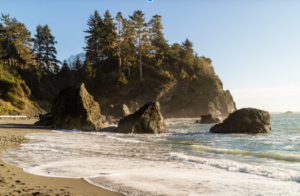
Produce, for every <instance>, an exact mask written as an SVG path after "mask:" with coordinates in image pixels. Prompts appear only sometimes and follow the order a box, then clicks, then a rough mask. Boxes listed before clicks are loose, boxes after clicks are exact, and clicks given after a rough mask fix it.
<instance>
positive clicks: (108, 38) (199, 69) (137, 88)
mask: <svg viewBox="0 0 300 196" xmlns="http://www.w3.org/2000/svg"><path fill="white" fill-rule="evenodd" d="M50 28H51V27H50V26H48V25H47V24H45V25H37V27H36V32H35V34H34V35H33V36H32V34H31V32H30V31H29V30H28V29H27V28H26V26H25V24H23V23H21V22H19V21H18V20H17V19H16V18H11V17H10V15H4V14H2V17H1V23H0V69H1V73H0V82H1V95H0V99H1V100H0V101H1V102H0V107H2V108H4V107H5V108H6V109H5V111H6V110H7V109H8V108H9V107H8V105H9V106H12V108H17V109H19V110H22V109H23V106H24V104H23V102H24V100H23V98H24V97H25V98H27V99H28V100H29V103H32V104H38V105H39V106H40V107H42V108H43V109H44V110H49V109H50V107H51V104H50V103H51V101H52V100H53V99H54V98H55V97H56V96H57V95H58V93H59V92H60V91H61V90H62V89H64V88H66V87H68V86H70V85H77V84H78V83H85V85H86V88H87V90H88V91H89V92H90V93H91V94H92V95H93V96H94V97H95V100H96V101H97V102H99V103H100V105H104V106H105V105H109V104H115V103H122V102H126V101H129V100H134V101H136V102H138V103H140V104H144V103H146V102H148V101H152V100H158V101H160V100H159V99H160V98H161V99H163V97H165V96H164V95H165V94H167V93H168V92H171V91H177V90H176V88H175V87H176V85H177V86H180V85H183V86H188V88H187V90H186V91H187V93H185V94H182V93H180V92H178V93H175V94H176V95H175V96H173V97H172V98H167V99H171V101H170V103H177V102H182V100H183V101H186V102H187V100H193V101H194V102H195V101H199V100H200V99H201V98H199V94H200V95H205V94H206V95H209V94H211V93H213V92H219V93H220V94H224V91H223V84H222V82H221V80H220V79H219V77H218V76H217V75H216V73H215V71H214V67H213V66H212V60H211V59H210V58H207V57H204V56H199V55H198V54H197V53H196V52H195V51H194V49H193V43H192V42H191V41H190V40H189V39H188V38H186V39H185V40H184V41H183V42H182V43H173V44H169V43H168V41H167V40H166V39H165V37H164V34H163V25H162V17H161V16H159V15H154V16H153V17H152V18H151V19H150V20H149V21H146V19H145V17H144V13H143V12H142V11H140V10H138V11H135V12H134V13H133V14H132V15H131V16H129V17H128V18H125V17H123V16H122V13H121V12H119V13H117V15H116V16H115V17H113V16H112V15H111V14H110V12H109V11H108V10H107V11H106V12H105V13H104V15H103V16H101V15H100V14H99V13H98V11H97V10H96V11H95V12H94V13H93V14H91V15H90V16H89V18H88V20H87V29H86V30H84V32H85V34H86V36H85V37H84V40H85V44H86V45H85V47H83V50H84V52H82V53H80V54H77V55H73V56H71V57H70V58H68V59H66V60H63V61H59V60H58V59H57V58H56V54H57V51H56V48H55V44H56V43H57V41H56V40H55V36H54V35H52V33H51V29H50ZM183 88H184V87H183ZM3 102H5V104H3Z"/></svg>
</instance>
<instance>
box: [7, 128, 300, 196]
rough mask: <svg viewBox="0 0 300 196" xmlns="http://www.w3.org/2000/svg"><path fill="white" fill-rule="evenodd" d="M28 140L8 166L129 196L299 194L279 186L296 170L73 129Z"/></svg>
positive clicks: (288, 185)
mask: <svg viewBox="0 0 300 196" xmlns="http://www.w3.org/2000/svg"><path fill="white" fill-rule="evenodd" d="M26 137H28V138H30V139H32V140H31V142H30V143H27V144H23V145H22V147H21V149H14V150H8V151H5V152H4V153H3V160H4V161H5V162H6V163H8V164H12V165H15V166H18V167H22V168H24V171H25V172H28V173H31V174H35V175H42V176H48V177H64V178H85V180H86V181H88V182H90V183H92V184H94V185H97V186H101V187H105V188H108V189H111V190H115V191H118V192H121V193H124V194H127V195H201V194H202V195H234V196H235V195H258V194H259V195H297V194H298V193H299V191H300V186H299V184H298V183H295V182H285V181H279V179H280V180H290V181H298V180H299V175H298V174H297V173H293V172H292V171H285V170H280V169H277V170H275V169H273V168H268V167H255V166H250V165H246V164H239V163H235V162H233V161H228V160H222V159H219V160H216V159H206V158H200V157H193V156H187V155H184V154H182V153H178V152H175V153H171V152H170V149H169V148H160V147H158V146H155V145H148V144H147V142H139V143H138V142H137V141H139V140H132V139H131V137H132V136H131V135H124V134H114V133H101V132H80V131H76V130H75V131H74V130H73V131H71V132H70V131H55V132H53V133H31V134H28V135H27V136H26ZM144 137H147V138H148V140H150V139H160V136H156V135H151V136H148V135H147V136H144ZM135 138H137V139H140V138H142V136H136V137H135ZM132 141H133V142H132ZM251 174H256V175H251ZM263 176H267V177H269V178H265V177H263ZM272 178H273V179H272Z"/></svg>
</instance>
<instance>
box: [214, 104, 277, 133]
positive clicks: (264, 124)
mask: <svg viewBox="0 0 300 196" xmlns="http://www.w3.org/2000/svg"><path fill="white" fill-rule="evenodd" d="M270 119H271V116H270V114H269V112H267V111H264V110H258V109H254V108H243V109H240V110H237V111H235V112H233V113H232V114H230V115H229V116H228V118H226V119H225V120H224V122H223V123H220V124H217V125H215V126H213V127H212V128H211V129H210V132H212V133H252V134H257V133H271V123H270Z"/></svg>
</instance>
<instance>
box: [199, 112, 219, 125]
mask: <svg viewBox="0 0 300 196" xmlns="http://www.w3.org/2000/svg"><path fill="white" fill-rule="evenodd" d="M221 122H222V121H221V120H220V119H218V118H216V117H214V116H213V115H211V114H208V115H202V116H201V120H197V121H196V123H201V124H212V123H221Z"/></svg>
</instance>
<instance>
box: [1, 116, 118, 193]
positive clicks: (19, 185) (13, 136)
mask: <svg viewBox="0 0 300 196" xmlns="http://www.w3.org/2000/svg"><path fill="white" fill-rule="evenodd" d="M34 122H36V120H12V119H0V156H1V155H2V152H3V151H5V150H7V149H10V148H18V147H19V145H20V144H21V143H26V142H28V139H26V138H24V136H25V135H26V134H27V133H36V132H50V131H51V130H52V129H51V128H47V127H41V126H34V125H33V123H34ZM2 195H35V196H38V195H39V196H46V195H93V196H94V195H101V196H121V195H122V194H119V193H116V192H112V191H108V190H106V189H102V188H99V187H96V186H94V185H91V184H89V183H87V182H86V181H84V180H83V179H68V178H49V177H42V176H36V175H32V174H28V173H25V172H23V170H22V169H21V168H18V167H14V166H11V165H9V164H6V163H4V162H3V160H2V159H0V196H2Z"/></svg>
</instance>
